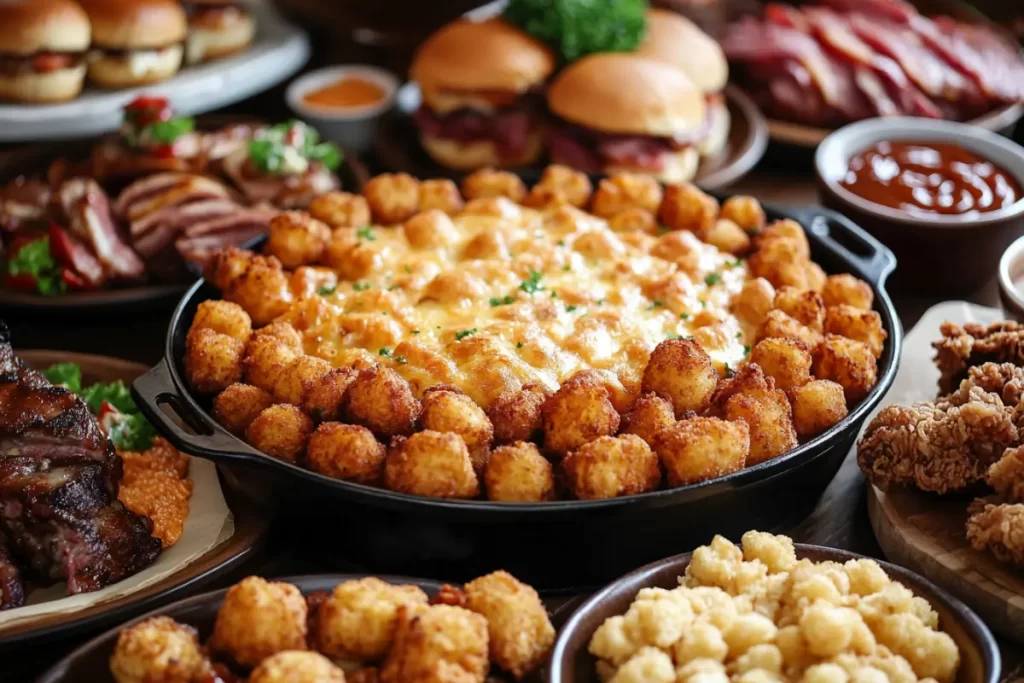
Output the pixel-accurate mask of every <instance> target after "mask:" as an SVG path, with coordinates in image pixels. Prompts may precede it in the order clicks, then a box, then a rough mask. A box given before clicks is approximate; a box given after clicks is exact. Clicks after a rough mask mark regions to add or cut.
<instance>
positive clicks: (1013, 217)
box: [815, 118, 1024, 296]
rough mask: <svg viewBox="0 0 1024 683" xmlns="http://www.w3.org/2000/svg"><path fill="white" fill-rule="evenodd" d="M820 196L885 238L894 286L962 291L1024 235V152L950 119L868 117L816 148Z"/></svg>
mask: <svg viewBox="0 0 1024 683" xmlns="http://www.w3.org/2000/svg"><path fill="white" fill-rule="evenodd" d="M815 170H816V172H817V175H818V189H819V192H820V195H821V198H822V202H823V203H824V204H825V205H826V206H829V207H830V208H833V209H836V210H838V211H840V212H842V213H844V214H846V215H847V216H848V217H849V218H851V219H853V220H854V221H855V222H856V223H858V224H860V225H861V226H862V227H863V228H865V229H866V230H868V231H869V232H871V233H872V234H873V235H875V236H876V237H877V238H878V239H880V240H881V241H882V242H884V243H885V244H886V245H887V246H889V248H890V249H892V250H893V252H894V253H895V254H896V258H897V260H898V262H899V265H898V266H897V268H896V272H895V273H894V275H893V282H892V286H893V288H894V289H897V290H903V291H915V292H927V293H946V294H953V295H957V296H967V295H969V294H970V293H971V292H973V291H976V290H977V289H979V288H981V287H983V286H985V284H987V283H988V282H989V281H990V280H992V279H993V278H994V277H995V274H996V272H997V269H998V264H999V259H1000V256H1001V255H1002V253H1003V251H1004V250H1005V249H1006V247H1007V246H1008V245H1009V244H1010V242H1012V241H1013V240H1014V239H1015V238H1017V237H1019V236H1020V235H1021V234H1022V233H1024V148H1022V147H1021V146H1020V145H1017V144H1016V143H1014V142H1013V141H1011V140H1009V139H1008V138H1004V137H1002V136H999V135H997V134H995V133H991V132H989V131H986V130H983V129H981V128H977V127H974V126H970V125H967V124H962V123H956V122H951V121H936V120H931V119H920V118H892V119H871V120H868V121H862V122H860V123H855V124H853V125H850V126H846V127H845V128H841V129H839V130H837V131H836V132H835V133H833V134H832V135H830V136H829V137H828V138H826V139H825V140H824V141H823V142H822V143H821V144H820V145H819V146H818V150H817V152H816V154H815Z"/></svg>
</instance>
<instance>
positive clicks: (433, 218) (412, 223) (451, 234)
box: [402, 209, 459, 249]
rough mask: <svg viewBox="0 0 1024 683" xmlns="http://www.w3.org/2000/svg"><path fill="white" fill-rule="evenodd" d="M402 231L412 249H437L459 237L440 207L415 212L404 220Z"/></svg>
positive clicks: (450, 220) (453, 225)
mask: <svg viewBox="0 0 1024 683" xmlns="http://www.w3.org/2000/svg"><path fill="white" fill-rule="evenodd" d="M402 232H403V233H404V234H405V239H406V240H408V242H409V245H410V246H411V247H413V248H414V249H438V248H441V247H447V246H449V245H451V244H454V243H455V242H456V241H457V240H458V239H459V233H458V231H457V230H456V229H455V224H454V223H453V222H452V219H451V218H449V217H448V214H446V213H445V212H444V211H441V210H440V209H427V210H426V211H421V212H420V213H418V214H416V215H415V216H413V217H412V218H410V219H409V220H407V221H406V222H405V224H404V225H403V226H402Z"/></svg>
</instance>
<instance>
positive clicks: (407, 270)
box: [403, 263, 412, 275]
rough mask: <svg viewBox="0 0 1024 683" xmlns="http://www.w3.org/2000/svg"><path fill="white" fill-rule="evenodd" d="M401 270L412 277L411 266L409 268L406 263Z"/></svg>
mask: <svg viewBox="0 0 1024 683" xmlns="http://www.w3.org/2000/svg"><path fill="white" fill-rule="evenodd" d="M403 268H404V269H405V272H406V273H408V274H410V275H412V266H410V265H409V264H408V263H406V264H405V266H403Z"/></svg>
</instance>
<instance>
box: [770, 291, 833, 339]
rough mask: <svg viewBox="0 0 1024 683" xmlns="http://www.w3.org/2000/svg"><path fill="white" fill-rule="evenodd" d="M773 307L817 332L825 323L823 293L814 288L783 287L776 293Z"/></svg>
mask: <svg viewBox="0 0 1024 683" xmlns="http://www.w3.org/2000/svg"><path fill="white" fill-rule="evenodd" d="M773 308H777V309H778V310H780V311H782V312H783V313H785V314H786V315H788V316H789V317H790V318H793V319H794V320H796V321H797V322H799V323H800V324H801V325H806V326H807V327H809V328H811V329H812V330H814V331H815V332H821V330H822V325H824V324H825V304H824V303H823V302H822V300H821V294H819V293H818V292H815V291H812V290H803V291H801V290H799V289H796V288H794V287H782V288H781V289H779V291H777V292H776V293H775V305H774V306H773Z"/></svg>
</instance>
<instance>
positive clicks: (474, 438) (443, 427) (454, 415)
mask: <svg viewBox="0 0 1024 683" xmlns="http://www.w3.org/2000/svg"><path fill="white" fill-rule="evenodd" d="M420 426H421V427H422V428H423V429H430V430H433V431H435V432H451V433H452V434H458V435H459V436H461V437H462V440H463V441H464V442H465V443H466V448H468V449H469V457H470V458H471V459H472V460H473V469H474V470H476V473H477V475H478V476H479V475H482V474H483V471H484V465H485V464H486V462H487V454H488V453H489V452H490V450H491V441H492V440H493V439H494V428H493V427H492V426H491V421H490V420H489V419H488V418H487V415H486V414H485V413H484V409H483V408H481V407H480V406H478V405H477V404H476V403H474V402H473V399H471V398H470V397H469V396H466V395H465V394H464V393H462V392H461V391H448V390H446V389H443V388H438V389H434V388H430V389H427V390H426V391H425V392H424V393H423V412H422V413H420Z"/></svg>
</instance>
